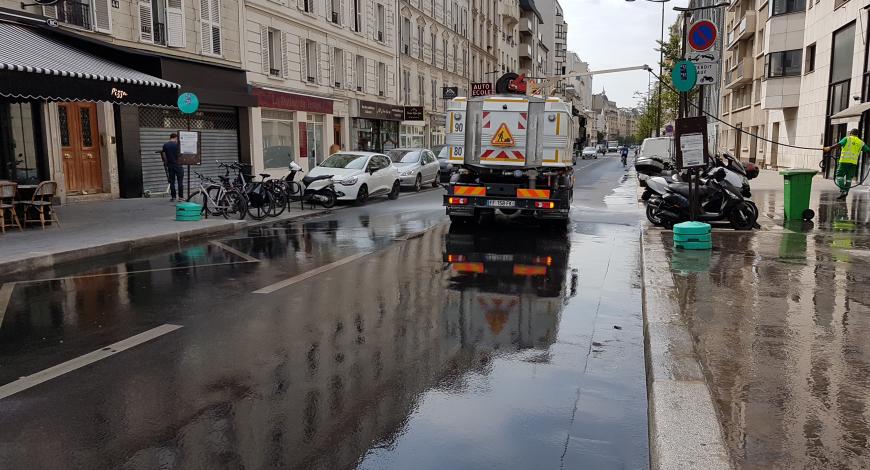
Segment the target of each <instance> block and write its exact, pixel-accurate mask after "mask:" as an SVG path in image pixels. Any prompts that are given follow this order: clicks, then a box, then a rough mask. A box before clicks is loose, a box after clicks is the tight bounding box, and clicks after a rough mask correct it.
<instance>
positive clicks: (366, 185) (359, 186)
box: [308, 152, 400, 204]
mask: <svg viewBox="0 0 870 470" xmlns="http://www.w3.org/2000/svg"><path fill="white" fill-rule="evenodd" d="M308 175H309V176H321V175H332V180H333V181H334V182H335V189H336V191H339V192H340V193H342V195H341V196H339V198H338V199H339V200H340V201H356V202H357V203H360V204H362V203H364V202H365V201H366V199H368V198H369V197H371V196H384V195H385V196H387V197H388V198H390V199H396V198H398V197H399V189H400V188H399V170H398V169H396V166H395V165H393V162H392V161H391V160H390V158H389V157H387V156H386V155H384V154H382V153H373V152H338V153H335V154H332V155H330V156H329V158H327V159H326V160H324V161H322V162H320V165H317V166H316V167H314V169H313V170H311V172H310V173H309V174H308Z"/></svg>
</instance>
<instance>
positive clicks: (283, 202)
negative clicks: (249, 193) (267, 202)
mask: <svg viewBox="0 0 870 470" xmlns="http://www.w3.org/2000/svg"><path fill="white" fill-rule="evenodd" d="M268 188H269V192H270V193H272V199H274V204H273V205H272V211H271V212H270V213H269V216H270V217H278V216H279V215H281V214H283V213H284V210H285V209H287V193H285V192H284V185H283V184H280V183H278V182H275V183H272V184H270V185H268Z"/></svg>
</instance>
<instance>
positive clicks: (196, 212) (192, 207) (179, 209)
mask: <svg viewBox="0 0 870 470" xmlns="http://www.w3.org/2000/svg"><path fill="white" fill-rule="evenodd" d="M201 214H202V206H201V205H199V204H197V203H195V202H179V203H178V204H176V205H175V220H179V221H185V222H195V221H197V220H199V219H200V216H201Z"/></svg>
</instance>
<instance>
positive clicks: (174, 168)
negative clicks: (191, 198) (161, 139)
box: [162, 132, 184, 202]
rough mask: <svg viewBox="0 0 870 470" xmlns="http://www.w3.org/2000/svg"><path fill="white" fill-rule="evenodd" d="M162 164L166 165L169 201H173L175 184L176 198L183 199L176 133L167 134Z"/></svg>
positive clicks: (182, 172)
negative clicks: (167, 138) (176, 188)
mask: <svg viewBox="0 0 870 470" xmlns="http://www.w3.org/2000/svg"><path fill="white" fill-rule="evenodd" d="M162 153H163V164H164V165H166V173H167V175H168V176H169V193H170V195H171V196H172V199H170V201H172V202H175V199H176V192H175V185H176V183H177V184H178V193H177V195H178V199H179V200H181V199H184V184H183V183H182V181H183V179H184V168H182V167H181V165H180V164H179V163H178V134H176V133H175V132H173V133H172V134H169V142H166V143H165V144H163V152H162Z"/></svg>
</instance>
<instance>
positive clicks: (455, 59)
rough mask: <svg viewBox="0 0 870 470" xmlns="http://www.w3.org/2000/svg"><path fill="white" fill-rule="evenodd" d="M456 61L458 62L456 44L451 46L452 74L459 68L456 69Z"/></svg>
mask: <svg viewBox="0 0 870 470" xmlns="http://www.w3.org/2000/svg"><path fill="white" fill-rule="evenodd" d="M458 61H459V52H458V49H457V48H456V44H453V72H454V73H455V72H456V69H458V68H459V67H458V65H459V64H458V63H457V62H458Z"/></svg>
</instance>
